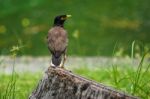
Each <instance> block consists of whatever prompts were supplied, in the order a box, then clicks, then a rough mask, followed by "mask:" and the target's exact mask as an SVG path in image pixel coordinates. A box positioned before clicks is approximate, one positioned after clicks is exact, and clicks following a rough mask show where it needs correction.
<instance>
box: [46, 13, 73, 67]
mask: <svg viewBox="0 0 150 99" xmlns="http://www.w3.org/2000/svg"><path fill="white" fill-rule="evenodd" d="M69 17H71V15H65V14H64V15H58V16H56V17H55V18H54V23H53V26H52V28H50V29H49V31H48V36H47V44H48V49H49V51H50V53H51V56H52V58H51V66H52V67H60V68H64V63H65V61H66V57H67V56H66V51H67V46H68V34H67V31H66V30H65V28H64V22H65V21H66V20H67V19H68V18H69Z"/></svg>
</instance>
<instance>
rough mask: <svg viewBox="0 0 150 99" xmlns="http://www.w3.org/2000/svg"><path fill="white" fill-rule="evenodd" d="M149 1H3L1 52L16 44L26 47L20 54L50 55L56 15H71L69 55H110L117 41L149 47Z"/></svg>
mask: <svg viewBox="0 0 150 99" xmlns="http://www.w3.org/2000/svg"><path fill="white" fill-rule="evenodd" d="M149 3H150V1H149V0H144V1H141V0H138V1H137V0H115V1H113V0H110V1H109V2H108V1H105V0H94V1H91V0H86V1H81V0H61V1H59V2H57V1H53V0H26V1H19V0H15V1H14V2H12V1H11V0H5V1H0V39H1V42H0V52H1V53H2V54H7V53H6V52H7V50H8V49H3V48H10V47H11V46H12V45H15V44H16V41H18V40H19V41H20V42H22V44H23V45H25V47H24V49H23V50H22V51H21V52H19V54H20V55H48V54H49V52H48V49H47V45H46V41H45V39H46V36H47V31H48V29H49V28H50V27H51V26H52V24H53V18H54V16H56V15H58V14H62V13H68V14H72V16H73V17H72V18H71V19H69V20H68V21H67V23H66V24H65V27H66V28H67V30H68V32H69V35H68V36H69V46H68V47H69V49H68V54H69V55H84V56H85V55H86V56H89V55H90V56H94V55H109V56H110V55H111V54H112V50H113V46H114V45H115V43H116V42H117V41H118V45H119V48H120V47H122V48H124V49H127V50H126V51H125V53H129V52H130V50H129V49H128V48H127V47H128V46H129V45H130V44H131V43H132V41H133V40H139V41H142V42H143V43H144V44H145V46H148V47H149V46H150V45H149V42H150V40H149V31H150V30H149V22H148V21H147V20H148V19H149V16H150V15H149V13H147V12H149V9H150V6H149V5H148V4H149ZM112 9H113V11H112Z"/></svg>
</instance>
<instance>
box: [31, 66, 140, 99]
mask: <svg viewBox="0 0 150 99" xmlns="http://www.w3.org/2000/svg"><path fill="white" fill-rule="evenodd" d="M29 99H138V98H137V97H133V96H130V95H127V94H125V93H123V92H120V91H116V90H114V89H112V88H110V87H107V86H105V85H103V84H99V83H96V82H94V81H91V80H88V79H86V78H84V77H81V76H78V75H75V74H73V73H71V72H70V71H67V70H64V69H61V68H53V67H49V68H48V70H47V71H46V72H45V75H44V77H43V78H42V80H41V81H40V82H39V84H38V86H37V87H36V89H35V90H34V91H33V92H32V94H31V95H30V97H29Z"/></svg>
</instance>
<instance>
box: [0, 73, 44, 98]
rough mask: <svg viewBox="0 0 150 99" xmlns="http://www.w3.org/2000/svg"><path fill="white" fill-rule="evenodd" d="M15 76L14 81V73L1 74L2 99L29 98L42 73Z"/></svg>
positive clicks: (0, 92) (0, 89)
mask: <svg viewBox="0 0 150 99" xmlns="http://www.w3.org/2000/svg"><path fill="white" fill-rule="evenodd" d="M14 76H15V80H13V81H12V80H11V78H12V75H4V74H1V75H0V79H1V80H0V99H27V97H28V96H29V94H30V93H31V92H32V90H33V88H34V87H35V86H36V84H37V82H38V80H39V79H40V78H41V75H40V73H37V74H30V73H24V74H19V75H17V74H15V75H14ZM10 81H12V82H10ZM13 88H14V89H13Z"/></svg>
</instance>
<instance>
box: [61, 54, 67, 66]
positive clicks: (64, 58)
mask: <svg viewBox="0 0 150 99" xmlns="http://www.w3.org/2000/svg"><path fill="white" fill-rule="evenodd" d="M66 58H67V56H66V54H65V53H64V55H63V61H62V64H61V65H60V68H64V64H65V61H66Z"/></svg>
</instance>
